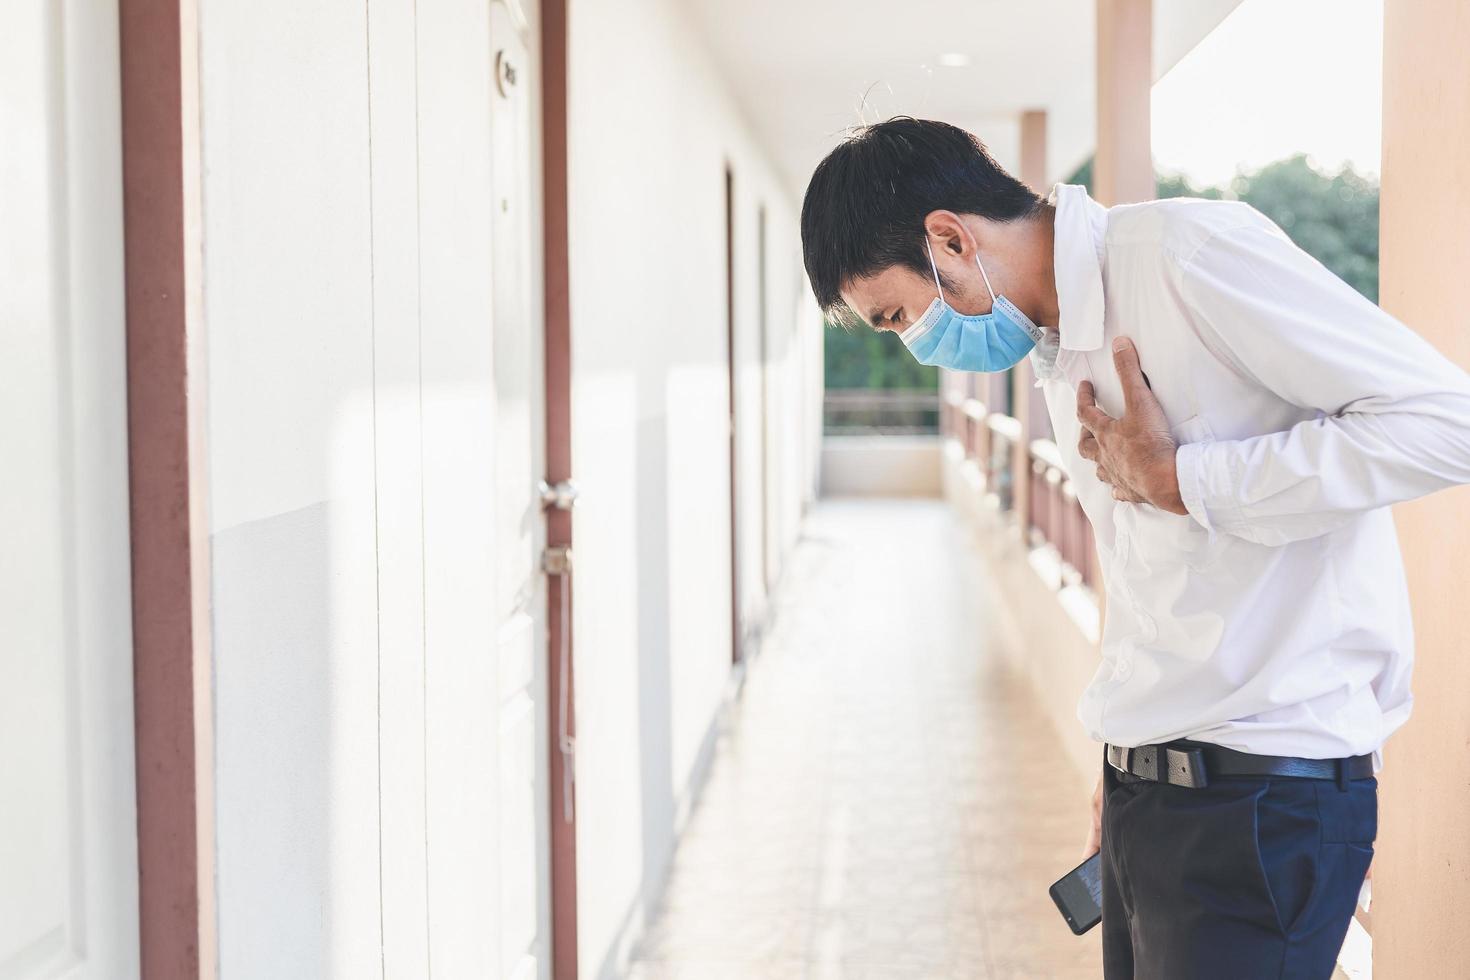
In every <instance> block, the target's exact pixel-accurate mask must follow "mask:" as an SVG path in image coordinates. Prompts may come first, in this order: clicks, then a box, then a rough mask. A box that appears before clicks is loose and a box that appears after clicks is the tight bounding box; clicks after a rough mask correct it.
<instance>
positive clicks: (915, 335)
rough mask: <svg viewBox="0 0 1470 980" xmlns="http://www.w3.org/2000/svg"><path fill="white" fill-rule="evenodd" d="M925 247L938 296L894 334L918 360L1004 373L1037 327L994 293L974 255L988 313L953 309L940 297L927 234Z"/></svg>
mask: <svg viewBox="0 0 1470 980" xmlns="http://www.w3.org/2000/svg"><path fill="white" fill-rule="evenodd" d="M924 247H925V248H926V249H928V250H929V267H930V268H931V269H933V270H934V285H935V287H936V288H937V289H938V290H939V295H938V296H937V297H935V299H934V302H932V303H930V304H929V308H928V309H926V310H925V311H924V315H923V316H921V317H919V318H918V319H917V320H915V321H914V322H913V323H912V324H910V325H909V326H908V327H906V328H905V329H904V331H903V333H901V334H899V335H898V339H899V340H902V341H903V343H904V346H905V347H907V348H908V349H909V353H910V354H913V355H914V357H915V358H916V359H917V360H918V362H919V363H920V364H933V365H937V366H938V367H943V368H949V369H950V370H953V371H1004V370H1005V369H1006V368H1008V367H1011V366H1012V365H1014V364H1015V363H1016V362H1017V361H1019V360H1020V359H1021V358H1023V357H1025V356H1026V355H1027V354H1028V353H1029V352H1030V351H1031V348H1033V347H1035V346H1036V344H1037V342H1039V341H1040V340H1041V339H1042V330H1041V328H1040V327H1038V326H1037V325H1036V324H1034V323H1032V322H1031V319H1030V318H1029V317H1028V316H1026V314H1024V313H1022V312H1021V311H1020V310H1018V309H1016V306H1015V304H1014V303H1012V302H1011V301H1010V300H1008V299H1006V298H1005V297H1004V296H997V295H995V290H993V289H991V288H990V277H989V276H987V275H985V266H983V265H980V256H978V255H976V256H975V264H976V265H978V266H980V276H981V278H983V279H984V280H985V288H986V289H987V290H989V292H990V312H989V313H983V314H979V315H977V316H965V315H964V314H962V313H956V312H955V310H954V307H952V306H950V305H949V304H948V303H946V302H945V301H944V287H943V286H941V285H940V284H939V268H938V267H937V266H936V265H935V264H934V250H933V249H932V248H929V238H928V236H927V235H926V236H925V237H924Z"/></svg>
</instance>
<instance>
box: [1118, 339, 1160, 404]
mask: <svg viewBox="0 0 1470 980" xmlns="http://www.w3.org/2000/svg"><path fill="white" fill-rule="evenodd" d="M1113 368H1114V369H1115V370H1116V371H1117V372H1118V381H1119V382H1121V383H1122V385H1123V406H1124V409H1125V410H1126V411H1127V412H1128V413H1130V414H1131V413H1132V412H1133V409H1134V406H1136V405H1137V404H1139V402H1140V399H1141V398H1144V397H1151V396H1152V392H1150V391H1149V385H1148V379H1146V378H1145V377H1144V376H1143V367H1142V366H1141V365H1140V364H1139V362H1138V348H1137V347H1134V346H1133V341H1131V340H1129V339H1128V338H1127V337H1119V338H1118V339H1117V340H1115V341H1113Z"/></svg>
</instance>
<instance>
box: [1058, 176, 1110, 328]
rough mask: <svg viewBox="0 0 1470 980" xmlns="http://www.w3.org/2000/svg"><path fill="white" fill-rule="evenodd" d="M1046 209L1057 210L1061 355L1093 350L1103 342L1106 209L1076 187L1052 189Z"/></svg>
mask: <svg viewBox="0 0 1470 980" xmlns="http://www.w3.org/2000/svg"><path fill="white" fill-rule="evenodd" d="M1047 201H1048V203H1050V204H1052V205H1053V206H1054V207H1055V208H1056V219H1055V222H1056V223H1055V226H1054V231H1053V236H1052V240H1053V244H1052V252H1053V260H1052V264H1053V270H1054V272H1055V273H1056V281H1057V310H1058V312H1059V314H1060V317H1059V319H1060V320H1061V323H1059V324H1058V330H1059V331H1060V333H1061V346H1062V348H1063V349H1064V350H1074V351H1088V350H1097V349H1098V348H1100V347H1101V346H1102V342H1103V278H1102V255H1103V236H1104V235H1105V234H1106V233H1107V229H1108V209H1107V208H1105V207H1103V206H1102V205H1101V204H1098V203H1097V202H1096V201H1094V200H1093V199H1092V198H1091V197H1089V196H1088V195H1087V188H1085V187H1083V186H1081V185H1080V184H1057V185H1056V186H1054V187H1053V188H1052V190H1051V196H1050V197H1048V198H1047Z"/></svg>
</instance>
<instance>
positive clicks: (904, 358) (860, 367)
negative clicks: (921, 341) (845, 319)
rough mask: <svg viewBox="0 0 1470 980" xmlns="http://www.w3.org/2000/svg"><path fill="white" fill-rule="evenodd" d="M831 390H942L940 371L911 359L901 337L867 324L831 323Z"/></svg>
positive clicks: (828, 333) (828, 379) (829, 382)
mask: <svg viewBox="0 0 1470 980" xmlns="http://www.w3.org/2000/svg"><path fill="white" fill-rule="evenodd" d="M828 327H829V329H828V330H827V339H826V349H827V355H826V362H827V363H826V373H827V387H828V388H906V389H910V390H913V389H920V390H926V391H937V390H939V369H938V368H936V367H931V366H929V365H927V364H920V363H919V362H918V361H916V360H914V359H913V358H912V357H910V356H909V352H908V351H907V350H905V349H904V346H903V342H902V341H901V340H899V339H898V334H897V333H895V332H894V331H892V330H881V331H880V330H872V329H870V328H869V327H868V326H867V325H866V324H861V323H859V324H857V325H855V326H849V325H845V324H837V323H830V322H829V323H828Z"/></svg>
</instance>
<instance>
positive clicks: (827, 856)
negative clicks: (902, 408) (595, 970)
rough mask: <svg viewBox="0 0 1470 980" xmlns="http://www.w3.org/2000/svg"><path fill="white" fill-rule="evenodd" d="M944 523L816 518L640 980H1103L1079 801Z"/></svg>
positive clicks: (676, 862)
mask: <svg viewBox="0 0 1470 980" xmlns="http://www.w3.org/2000/svg"><path fill="white" fill-rule="evenodd" d="M968 533H969V532H968V531H967V530H966V529H965V528H964V527H963V526H962V525H961V524H960V523H959V522H958V521H957V520H956V518H955V516H954V513H953V511H952V510H951V509H950V508H949V507H948V506H947V505H945V504H944V503H943V502H941V501H939V500H899V499H883V500H858V499H827V500H821V501H819V502H818V503H817V504H815V505H814V507H813V509H812V511H811V513H810V515H809V516H808V518H807V521H806V524H805V526H804V532H803V535H802V539H801V541H800V543H799V545H798V547H797V549H796V551H795V553H794V555H793V557H792V560H791V562H790V564H789V565H788V570H787V572H786V575H785V578H784V579H783V581H782V583H781V586H780V588H779V589H778V590H777V595H776V600H775V601H776V602H777V603H778V608H777V610H776V611H775V616H774V625H773V628H772V631H771V633H770V634H769V635H768V637H767V639H766V642H765V644H764V646H763V649H762V651H761V653H760V654H759V655H758V656H757V657H756V658H755V660H754V661H753V662H752V664H751V665H750V671H749V674H748V677H747V680H746V683H745V688H744V692H743V695H742V697H741V700H740V702H739V704H738V705H737V707H736V708H735V710H734V711H733V712H732V715H731V717H730V719H729V721H728V724H727V726H726V728H725V730H724V731H723V732H722V734H721V737H720V741H719V744H718V747H717V750H716V756H715V759H714V762H713V765H712V769H711V771H710V775H709V778H708V782H707V783H706V785H705V788H704V790H703V792H702V794H701V796H700V798H699V801H698V803H697V804H696V806H695V809H694V811H693V813H692V814H691V817H690V821H689V825H688V827H687V829H686V831H685V833H684V834H683V836H682V837H681V839H680V843H679V846H678V850H677V852H676V853H675V855H674V859H673V865H672V869H671V871H670V875H669V878H668V884H667V888H666V890H665V893H664V897H663V901H662V904H661V906H660V907H659V909H658V910H657V912H656V913H655V915H654V918H653V920H652V921H651V922H650V924H649V927H648V930H647V932H646V934H645V937H644V939H643V942H642V943H641V945H640V946H639V948H638V949H637V950H636V951H635V953H634V964H633V967H632V969H631V973H630V977H631V978H633V980H668V978H680V980H684V978H688V980H722V978H751V980H780V978H788V977H789V978H812V980H818V978H831V977H842V978H874V980H878V978H881V980H902V978H910V977H923V978H931V977H935V978H937V977H957V978H958V977H963V978H995V980H999V978H1028V980H1032V978H1037V980H1039V978H1072V977H1077V978H1081V977H1096V976H1098V975H1100V972H1101V967H1100V957H1099V947H1098V934H1097V932H1096V931H1094V932H1092V933H1089V934H1088V935H1086V936H1083V937H1080V938H1079V937H1074V936H1073V935H1072V934H1071V933H1070V932H1069V931H1068V929H1067V927H1066V926H1065V925H1064V924H1063V922H1062V919H1061V917H1060V915H1059V914H1058V913H1057V911H1056V908H1055V907H1054V906H1053V905H1052V902H1051V899H1050V898H1049V897H1048V895H1047V886H1048V885H1049V884H1050V883H1051V882H1052V881H1054V880H1055V879H1056V878H1057V877H1058V876H1060V875H1061V874H1063V873H1065V872H1066V871H1067V870H1069V869H1070V868H1071V867H1072V866H1073V865H1074V864H1075V863H1076V861H1077V859H1078V852H1079V850H1080V848H1081V845H1082V841H1083V837H1084V834H1085V832H1086V829H1087V828H1086V822H1087V800H1086V799H1085V797H1084V796H1083V795H1081V794H1079V790H1078V777H1077V774H1076V773H1075V771H1074V770H1073V769H1071V768H1069V766H1070V763H1069V761H1068V760H1067V758H1066V757H1065V756H1064V755H1063V753H1062V750H1061V747H1060V745H1059V744H1058V741H1057V739H1056V738H1055V736H1054V735H1053V732H1052V730H1051V729H1050V727H1049V726H1048V723H1047V722H1046V720H1045V719H1044V717H1043V716H1042V714H1041V713H1040V712H1039V711H1036V710H1033V708H1032V707H1031V703H1030V700H1029V694H1028V691H1027V689H1026V687H1025V685H1024V682H1023V681H1021V680H1020V679H1018V678H1013V677H1010V676H1007V672H1006V670H1005V668H1004V667H1003V666H1002V665H1003V663H1004V658H1003V657H1002V656H1001V655H1000V652H999V649H998V647H997V644H998V643H999V642H1000V641H999V640H998V639H996V638H995V637H994V636H993V635H992V632H991V631H989V630H987V626H986V624H987V623H988V622H989V621H990V620H991V616H990V615H989V610H991V609H992V608H993V607H994V605H995V604H996V603H997V602H998V601H999V597H998V596H997V595H995V594H994V593H993V591H992V589H991V587H990V586H989V585H988V583H986V582H985V581H983V580H982V579H981V576H980V575H979V571H978V569H979V563H978V561H977V560H976V559H975V558H974V557H973V553H972V551H971V549H970V548H969V547H968V546H967V542H966V540H965V536H966V535H967V534H968Z"/></svg>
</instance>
